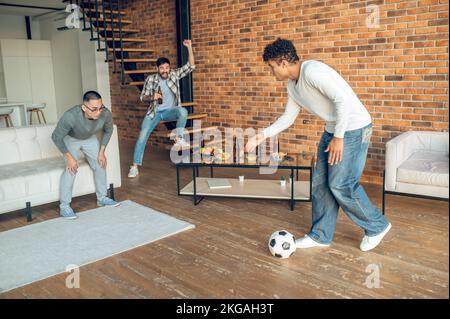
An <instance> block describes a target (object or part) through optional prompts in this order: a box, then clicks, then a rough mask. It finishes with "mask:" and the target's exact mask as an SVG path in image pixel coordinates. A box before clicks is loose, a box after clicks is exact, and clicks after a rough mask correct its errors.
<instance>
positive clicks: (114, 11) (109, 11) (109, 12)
mask: <svg viewBox="0 0 450 319" xmlns="http://www.w3.org/2000/svg"><path fill="white" fill-rule="evenodd" d="M99 7H101V5H100V3H99ZM81 12H83V8H81ZM84 12H85V13H91V12H93V13H95V12H96V10H95V9H89V8H84ZM112 12H113V14H119V13H120V14H121V15H125V14H127V12H126V11H123V10H120V11H118V10H113V11H112ZM98 13H100V14H103V9H99V10H98ZM105 14H111V10H110V9H109V8H105Z"/></svg>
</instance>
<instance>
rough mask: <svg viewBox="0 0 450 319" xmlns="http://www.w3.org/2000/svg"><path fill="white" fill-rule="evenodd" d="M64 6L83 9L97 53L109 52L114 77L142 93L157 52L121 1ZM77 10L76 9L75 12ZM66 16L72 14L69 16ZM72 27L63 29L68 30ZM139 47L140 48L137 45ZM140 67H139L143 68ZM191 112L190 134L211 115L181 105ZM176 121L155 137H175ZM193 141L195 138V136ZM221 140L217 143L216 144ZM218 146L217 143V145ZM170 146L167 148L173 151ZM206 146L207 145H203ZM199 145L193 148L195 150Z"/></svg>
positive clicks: (88, 0) (83, 0) (82, 0)
mask: <svg viewBox="0 0 450 319" xmlns="http://www.w3.org/2000/svg"><path fill="white" fill-rule="evenodd" d="M62 2H63V3H65V4H66V5H67V4H71V5H72V8H73V7H74V5H76V6H77V7H78V8H79V16H80V23H81V24H82V26H81V27H82V29H83V31H86V32H90V33H91V39H90V40H91V41H95V42H96V43H97V51H102V52H105V62H107V63H110V64H111V68H112V70H113V71H112V72H113V73H114V74H117V73H120V78H121V84H122V85H123V86H135V87H136V88H137V89H138V90H139V92H137V93H136V94H139V93H140V92H141V91H142V89H143V86H144V81H145V79H146V77H147V76H148V75H150V74H154V73H156V67H155V62H156V60H157V59H156V58H155V57H154V56H156V51H155V50H154V49H152V48H148V47H142V45H145V44H146V43H147V40H146V39H144V38H140V37H139V32H140V30H139V29H138V28H135V27H133V25H132V24H133V21H131V20H129V19H127V17H126V12H125V11H124V10H123V5H122V2H123V1H121V0H63V1H62ZM73 11H74V10H72V13H73ZM66 14H71V13H70V12H69V13H66ZM68 29H70V28H69V27H60V28H58V30H60V31H64V30H68ZM137 45H139V46H137ZM138 66H139V67H140V68H139V67H138ZM181 105H182V106H183V107H185V108H186V109H187V110H188V113H189V114H188V121H187V124H186V130H187V131H188V132H189V134H193V133H194V132H195V130H194V128H193V127H192V125H193V123H192V121H193V120H194V119H205V118H207V117H208V115H207V114H202V113H194V106H195V105H196V103H195V102H184V103H181ZM175 122H176V121H162V122H161V123H160V124H164V125H165V126H166V130H158V131H155V132H153V134H152V135H155V136H157V137H166V138H170V137H172V135H171V131H172V130H173V129H174V128H175ZM213 128H215V127H202V131H208V130H212V129H213ZM191 141H192V136H191ZM216 142H217V141H214V142H213V143H212V144H208V145H214V144H216ZM216 145H217V144H216ZM171 146H172V145H167V147H166V149H171ZM200 146H204V144H202V145H200ZM194 147H198V145H191V147H190V148H191V149H192V148H194Z"/></svg>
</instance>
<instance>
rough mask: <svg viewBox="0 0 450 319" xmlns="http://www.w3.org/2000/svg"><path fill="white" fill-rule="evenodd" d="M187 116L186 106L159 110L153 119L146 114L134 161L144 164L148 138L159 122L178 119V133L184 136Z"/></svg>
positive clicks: (135, 149) (135, 148)
mask: <svg viewBox="0 0 450 319" xmlns="http://www.w3.org/2000/svg"><path fill="white" fill-rule="evenodd" d="M187 116H188V112H187V110H186V109H185V108H184V107H172V108H168V109H165V110H162V111H157V112H156V114H155V117H154V118H152V119H151V118H150V117H149V116H145V118H144V120H143V121H142V125H141V132H140V133H139V137H138V139H137V141H136V145H135V147H134V156H133V163H134V164H137V165H142V160H143V158H144V152H145V146H146V145H147V141H148V138H149V137H150V134H151V133H152V132H153V130H154V129H155V127H156V126H157V125H158V124H159V122H161V121H174V120H177V135H178V136H183V131H184V128H185V126H186V121H187Z"/></svg>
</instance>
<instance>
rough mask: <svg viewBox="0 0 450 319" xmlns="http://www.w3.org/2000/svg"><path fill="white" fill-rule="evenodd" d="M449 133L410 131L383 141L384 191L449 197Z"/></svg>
mask: <svg viewBox="0 0 450 319" xmlns="http://www.w3.org/2000/svg"><path fill="white" fill-rule="evenodd" d="M448 138H449V133H448V132H425V131H410V132H405V133H402V134H400V135H399V136H397V137H395V138H394V139H392V140H390V141H389V142H387V143H386V164H385V174H384V179H383V202H382V210H383V213H384V210H385V195H386V194H392V195H402V196H411V197H420V198H429V199H437V200H444V201H448V198H449V140H448Z"/></svg>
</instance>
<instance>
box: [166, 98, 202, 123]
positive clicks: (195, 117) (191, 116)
mask: <svg viewBox="0 0 450 319" xmlns="http://www.w3.org/2000/svg"><path fill="white" fill-rule="evenodd" d="M182 104H183V103H182ZM206 117H208V114H206V113H191V114H188V117H187V119H188V120H198V119H203V118H206ZM170 122H176V120H173V121H161V122H159V123H162V124H164V123H170Z"/></svg>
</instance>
